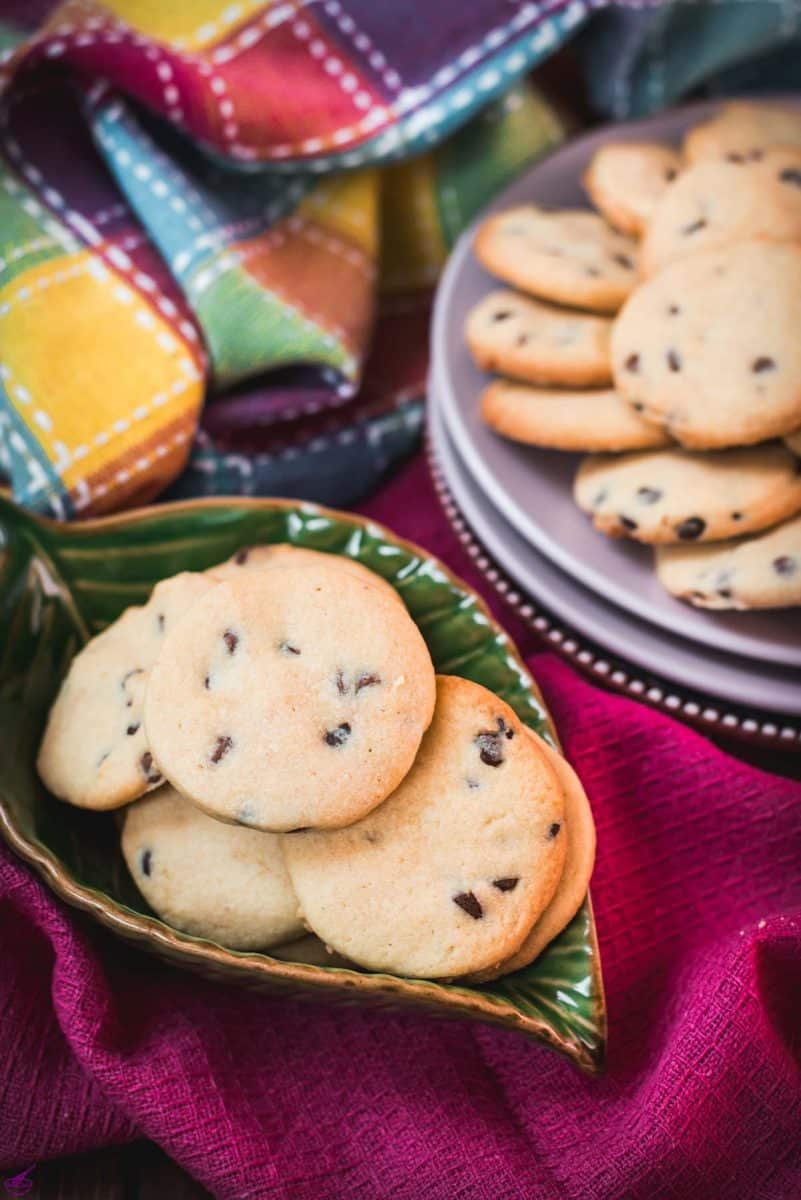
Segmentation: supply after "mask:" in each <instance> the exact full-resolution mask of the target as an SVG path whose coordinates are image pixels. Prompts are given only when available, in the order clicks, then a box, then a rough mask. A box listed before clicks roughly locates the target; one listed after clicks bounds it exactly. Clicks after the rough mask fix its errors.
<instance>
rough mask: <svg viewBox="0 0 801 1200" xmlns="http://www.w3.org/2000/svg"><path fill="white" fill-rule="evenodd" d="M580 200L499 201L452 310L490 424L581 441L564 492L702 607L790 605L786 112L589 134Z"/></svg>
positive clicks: (792, 495)
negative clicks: (465, 303) (487, 283)
mask: <svg viewBox="0 0 801 1200" xmlns="http://www.w3.org/2000/svg"><path fill="white" fill-rule="evenodd" d="M584 184H585V187H586V189H587V191H588V193H589V195H590V198H591V199H592V201H593V202H594V204H595V206H596V208H597V209H598V210H599V211H598V212H583V211H572V210H570V211H568V210H564V211H554V210H542V209H539V208H536V207H535V206H533V205H532V206H530V207H524V208H517V209H513V210H511V211H507V212H503V213H500V214H499V215H496V216H492V217H490V218H489V219H488V220H486V221H485V222H484V223H483V225H482V226H481V227H480V229H479V231H478V234H477V236H476V240H475V253H476V255H477V257H478V258H479V260H480V262H481V263H482V265H483V266H484V267H485V268H486V269H487V270H488V271H489V272H490V273H491V274H493V275H494V276H496V277H497V278H499V279H501V280H503V281H504V282H505V283H508V284H511V285H513V287H514V288H516V289H519V290H516V291H512V290H499V291H494V292H492V293H490V294H489V295H488V296H487V297H485V299H484V300H482V301H481V303H480V304H478V305H477V306H476V307H475V308H474V310H473V311H472V313H471V314H470V317H469V319H468V322H467V330H466V337H467V342H468V345H469V347H470V350H471V352H472V354H473V357H474V358H475V360H476V362H477V364H478V365H479V366H480V367H482V368H483V369H485V370H489V371H494V372H497V373H498V374H500V375H501V376H502V378H499V379H496V380H495V381H494V382H492V383H490V384H489V386H488V387H487V388H486V389H485V391H484V394H483V396H482V401H481V405H482V416H483V419H484V420H485V421H486V423H487V424H488V425H489V426H490V427H491V428H492V429H494V430H495V431H496V432H497V433H499V434H502V435H503V436H505V437H508V438H511V439H513V440H516V441H520V442H525V443H527V444H530V445H536V446H540V447H544V448H549V449H554V450H568V451H574V452H583V453H586V454H587V455H588V456H589V457H587V458H586V459H584V460H583V461H582V463H581V465H580V467H579V470H578V473H577V476H576V481H575V487H574V496H575V500H576V502H577V503H578V504H579V506H580V507H581V508H582V509H583V510H585V511H586V512H587V513H588V514H589V515H590V516H591V518H592V520H593V523H594V524H595V526H596V527H597V528H598V529H599V530H601V531H602V532H603V533H606V534H608V535H609V536H611V537H629V538H633V539H636V540H637V541H640V542H644V543H648V544H650V545H653V546H654V547H655V564H656V572H657V576H658V578H659V579H660V581H661V582H662V584H663V585H664V586H665V587H666V588H667V590H668V591H669V592H671V593H672V594H673V595H676V596H679V597H681V598H682V599H685V600H688V601H689V602H690V603H692V604H695V605H698V606H700V607H704V608H721V609H726V608H728V609H749V608H768V607H788V606H794V605H801V462H800V461H799V456H800V455H801V339H799V337H798V330H797V319H798V313H799V312H800V311H801V111H798V110H796V111H793V110H785V109H782V108H776V107H773V106H769V105H761V104H756V103H746V102H736V103H730V104H727V105H725V106H724V107H723V108H722V109H721V110H720V112H719V113H718V114H717V115H716V116H715V117H714V118H713V119H712V120H710V121H708V122H706V123H705V124H703V125H699V126H696V127H695V128H693V129H691V130H690V132H689V133H688V134H687V136H686V137H685V140H684V144H683V146H682V147H681V148H680V149H678V148H673V147H669V146H664V145H658V144H655V143H654V144H651V143H643V142H627V143H614V144H612V143H610V144H608V145H605V146H603V147H602V148H601V149H600V150H599V151H598V152H597V153H596V154H595V156H594V158H593V159H592V161H591V163H590V165H589V168H588V170H587V172H586V175H585V178H584Z"/></svg>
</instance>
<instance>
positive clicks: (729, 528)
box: [573, 442, 801, 543]
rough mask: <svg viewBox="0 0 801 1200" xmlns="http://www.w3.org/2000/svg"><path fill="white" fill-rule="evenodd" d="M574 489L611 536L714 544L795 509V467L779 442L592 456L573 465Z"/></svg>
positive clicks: (798, 507)
mask: <svg viewBox="0 0 801 1200" xmlns="http://www.w3.org/2000/svg"><path fill="white" fill-rule="evenodd" d="M573 491H574V496H575V499H576V503H577V504H578V506H579V508H582V509H583V510H584V511H585V512H587V513H589V514H590V515H591V517H592V520H593V524H594V525H595V527H596V528H597V529H600V530H601V532H602V533H606V534H608V535H609V536H611V537H631V538H635V539H636V540H637V541H639V542H654V543H657V542H665V543H668V542H713V541H719V540H721V539H723V538H730V537H737V536H738V535H739V534H745V533H753V532H756V531H757V530H760V529H766V528H768V527H769V526H771V525H775V524H776V523H777V522H779V521H782V520H784V519H785V518H787V517H790V516H793V514H794V513H797V512H799V511H801V464H799V462H798V459H796V458H795V456H794V455H793V454H791V453H790V451H789V450H788V449H787V447H786V446H784V445H782V443H781V442H769V443H767V444H765V445H764V446H753V447H752V446H748V447H742V448H739V449H735V450H718V451H716V452H711V453H708V454H696V453H693V452H692V451H690V450H658V451H654V452H652V453H644V454H623V455H619V456H616V455H594V456H592V457H590V458H586V459H585V460H584V462H582V464H581V466H580V467H579V470H578V473H577V475H576V481H575V485H574V489H573Z"/></svg>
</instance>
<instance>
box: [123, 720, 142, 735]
mask: <svg viewBox="0 0 801 1200" xmlns="http://www.w3.org/2000/svg"><path fill="white" fill-rule="evenodd" d="M138 728H139V722H138V721H136V722H135V723H134V724H133V725H129V726H128V728H127V729H126V730H125V732H126V733H127V734H128V737H133V735H134V734H135V733H136V731H137V729H138Z"/></svg>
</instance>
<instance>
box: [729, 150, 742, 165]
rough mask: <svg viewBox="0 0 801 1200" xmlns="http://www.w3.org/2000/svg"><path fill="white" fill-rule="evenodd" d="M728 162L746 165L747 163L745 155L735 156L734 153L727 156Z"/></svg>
mask: <svg viewBox="0 0 801 1200" xmlns="http://www.w3.org/2000/svg"><path fill="white" fill-rule="evenodd" d="M726 162H730V163H744V162H745V156H744V155H742V154H735V153H734V152H733V151H732V152H731V153H729V154H727V155H726Z"/></svg>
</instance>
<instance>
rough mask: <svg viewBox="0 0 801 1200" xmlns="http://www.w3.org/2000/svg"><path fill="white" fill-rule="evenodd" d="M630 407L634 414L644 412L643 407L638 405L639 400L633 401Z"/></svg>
mask: <svg viewBox="0 0 801 1200" xmlns="http://www.w3.org/2000/svg"><path fill="white" fill-rule="evenodd" d="M631 407H632V408H633V409H634V411H635V412H645V405H644V404H640V402H639V400H635V401H634V403H633V404H632V406H631Z"/></svg>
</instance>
